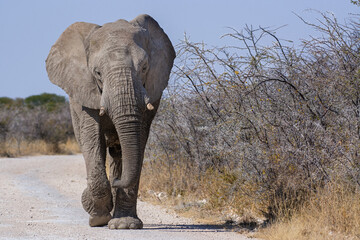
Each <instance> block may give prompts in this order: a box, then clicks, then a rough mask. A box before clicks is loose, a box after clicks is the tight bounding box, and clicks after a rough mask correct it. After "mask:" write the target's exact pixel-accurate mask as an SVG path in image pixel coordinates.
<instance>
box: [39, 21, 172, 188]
mask: <svg viewBox="0 0 360 240" xmlns="http://www.w3.org/2000/svg"><path fill="white" fill-rule="evenodd" d="M174 58H175V51H174V49H173V46H172V44H171V42H170V40H169V38H168V37H167V35H166V34H165V33H164V31H163V30H162V28H161V27H160V26H159V25H158V23H157V22H156V21H155V20H154V19H153V18H152V17H150V16H148V15H140V16H138V17H136V18H135V19H134V20H132V21H130V22H127V21H125V20H118V21H116V22H112V23H107V24H104V25H103V26H99V25H96V24H91V23H85V22H77V23H74V24H72V25H71V26H69V27H68V28H67V29H66V30H65V31H64V32H63V33H62V35H61V36H60V37H59V39H58V40H57V41H56V43H55V44H54V45H53V46H52V48H51V50H50V53H49V56H48V58H47V60H46V70H47V72H48V76H49V79H50V81H51V82H53V83H54V84H56V85H58V86H60V87H61V88H62V89H64V90H65V92H66V93H67V94H68V95H69V96H70V97H71V99H72V101H75V102H77V103H79V104H81V105H82V106H84V107H86V108H91V109H99V114H100V115H104V114H105V113H106V114H107V115H108V116H109V117H110V119H111V120H112V122H113V124H114V126H115V128H116V132H117V134H118V136H119V140H120V145H121V148H122V155H123V166H122V175H121V179H119V180H117V181H116V182H114V186H115V187H123V188H127V187H130V186H131V185H132V184H134V183H135V182H136V178H137V177H138V175H139V171H140V169H141V163H142V162H141V161H142V154H141V146H140V145H141V143H140V142H141V141H142V140H141V134H142V133H141V124H142V123H141V121H142V119H141V118H142V115H143V113H144V112H145V111H151V110H153V105H152V104H153V103H155V102H157V101H159V99H160V98H161V95H162V91H163V90H164V89H165V87H166V86H167V83H168V79H169V74H170V71H171V68H172V65H173V61H174Z"/></svg>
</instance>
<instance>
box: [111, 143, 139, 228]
mask: <svg viewBox="0 0 360 240" xmlns="http://www.w3.org/2000/svg"><path fill="white" fill-rule="evenodd" d="M109 155H110V182H113V180H114V179H115V178H117V179H120V177H121V166H122V164H121V147H120V145H116V146H113V147H109ZM138 188H139V182H137V184H135V186H134V187H132V188H127V189H124V188H112V193H113V202H114V209H113V218H112V219H111V220H110V221H109V223H108V225H109V228H110V229H139V228H142V227H143V223H142V221H141V220H140V219H139V217H138V216H137V213H136V203H137V194H138Z"/></svg>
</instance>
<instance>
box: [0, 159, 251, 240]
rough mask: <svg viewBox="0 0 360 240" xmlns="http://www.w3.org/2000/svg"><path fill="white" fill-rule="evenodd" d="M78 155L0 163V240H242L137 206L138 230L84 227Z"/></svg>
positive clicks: (81, 164)
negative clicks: (141, 227)
mask: <svg viewBox="0 0 360 240" xmlns="http://www.w3.org/2000/svg"><path fill="white" fill-rule="evenodd" d="M85 186H86V180H85V165H84V160H83V158H82V156H81V155H75V156H36V157H23V158H0V239H167V240H168V239H190V240H194V239H207V240H211V239H240V240H241V239H248V238H246V237H245V236H243V235H240V234H238V233H234V232H232V231H231V230H225V229H224V228H223V227H222V226H217V225H200V224H194V223H193V222H192V221H191V220H190V219H186V218H182V217H179V216H176V214H174V213H170V211H167V210H165V209H162V208H161V207H159V206H153V205H150V204H148V203H145V202H141V201H139V203H138V209H139V210H138V211H139V217H140V218H141V219H142V220H143V222H144V229H142V230H109V229H108V228H107V226H105V227H98V228H90V227H89V226H88V215H87V213H86V212H85V211H84V210H83V209H82V206H81V203H80V197H81V193H82V191H83V189H84V188H85Z"/></svg>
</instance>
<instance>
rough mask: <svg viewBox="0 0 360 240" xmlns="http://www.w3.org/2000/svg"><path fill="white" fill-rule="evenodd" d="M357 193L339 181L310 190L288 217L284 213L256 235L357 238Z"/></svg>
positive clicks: (359, 215)
mask: <svg viewBox="0 0 360 240" xmlns="http://www.w3.org/2000/svg"><path fill="white" fill-rule="evenodd" d="M359 226H360V193H359V192H358V191H356V190H355V189H354V188H352V187H349V186H347V185H346V184H343V183H341V182H340V183H339V182H336V183H330V184H328V185H327V186H326V188H323V189H320V190H319V191H318V192H317V193H316V194H313V195H312V196H311V197H310V198H309V199H308V200H307V201H306V202H305V203H304V204H303V206H302V207H301V209H300V210H299V211H298V212H296V213H295V214H294V215H293V216H292V217H291V218H287V217H286V216H284V217H283V218H281V219H279V220H278V221H277V222H275V223H274V224H272V225H271V226H269V227H268V228H264V229H263V230H262V231H261V232H260V234H259V237H261V238H264V239H269V240H280V239H281V240H286V239H289V240H290V239H298V240H302V239H304V240H305V239H307V240H312V239H314V240H315V239H316V240H319V239H320V240H321V239H360V228H359Z"/></svg>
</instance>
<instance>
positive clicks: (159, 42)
mask: <svg viewBox="0 0 360 240" xmlns="http://www.w3.org/2000/svg"><path fill="white" fill-rule="evenodd" d="M130 23H131V24H133V25H135V26H140V27H142V28H144V29H146V30H147V31H148V33H149V36H150V39H149V41H148V55H149V72H148V74H147V79H146V81H145V88H146V92H147V94H148V96H149V97H150V101H151V102H155V101H157V100H159V99H160V98H161V95H162V92H163V90H164V89H165V88H166V86H167V84H168V81H169V75H170V72H171V68H172V66H173V63H174V59H175V51H174V48H173V46H172V44H171V41H170V39H169V38H168V36H167V35H166V34H165V32H164V30H163V29H162V28H161V27H160V26H159V24H158V23H157V22H156V21H155V20H154V19H153V18H152V17H150V16H149V15H146V14H144V15H140V16H138V17H136V18H135V19H133V20H132V21H131V22H130Z"/></svg>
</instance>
